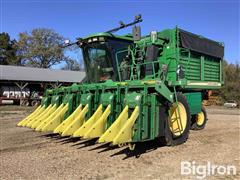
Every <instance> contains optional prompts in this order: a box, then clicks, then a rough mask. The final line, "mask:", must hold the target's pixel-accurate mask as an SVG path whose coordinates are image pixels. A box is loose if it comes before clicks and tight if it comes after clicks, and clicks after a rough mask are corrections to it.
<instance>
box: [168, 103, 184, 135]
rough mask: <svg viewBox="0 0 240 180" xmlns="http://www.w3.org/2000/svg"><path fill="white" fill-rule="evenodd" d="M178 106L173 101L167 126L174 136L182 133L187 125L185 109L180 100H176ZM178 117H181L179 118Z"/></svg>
mask: <svg viewBox="0 0 240 180" xmlns="http://www.w3.org/2000/svg"><path fill="white" fill-rule="evenodd" d="M178 108H179V113H178ZM178 108H177V104H176V103H174V104H173V106H172V107H171V108H170V122H169V126H170V130H171V132H172V133H173V134H174V135H175V136H180V135H181V134H183V132H184V130H185V129H186V126H187V111H186V109H185V107H184V105H183V104H182V103H180V102H178ZM179 114H180V116H179ZM178 117H181V120H180V118H178Z"/></svg>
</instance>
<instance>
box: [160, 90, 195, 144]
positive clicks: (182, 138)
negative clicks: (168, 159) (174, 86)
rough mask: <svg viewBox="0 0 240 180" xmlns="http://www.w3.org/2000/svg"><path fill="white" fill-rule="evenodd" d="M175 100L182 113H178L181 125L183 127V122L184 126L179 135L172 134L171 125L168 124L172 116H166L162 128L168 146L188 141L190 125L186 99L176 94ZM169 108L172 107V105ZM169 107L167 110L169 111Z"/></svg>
mask: <svg viewBox="0 0 240 180" xmlns="http://www.w3.org/2000/svg"><path fill="white" fill-rule="evenodd" d="M177 100H178V104H179V106H181V109H182V112H180V115H181V120H182V122H181V124H182V125H183V122H184V126H183V129H182V131H181V132H179V134H177V133H174V132H173V127H172V126H173V123H172V124H171V122H170V121H171V119H170V118H171V117H172V115H170V114H169V115H168V118H166V121H165V127H164V133H165V141H166V144H167V145H168V146H175V145H179V144H182V143H184V142H186V141H187V139H188V135H189V130H190V125H191V116H190V108H189V105H188V103H187V99H186V97H185V96H184V95H183V94H181V93H177ZM171 107H173V105H172V106H171ZM171 107H170V108H169V109H171ZM176 110H177V109H176ZM174 112H175V111H174ZM177 113H178V112H177ZM170 116H171V117H170ZM171 127H172V129H171Z"/></svg>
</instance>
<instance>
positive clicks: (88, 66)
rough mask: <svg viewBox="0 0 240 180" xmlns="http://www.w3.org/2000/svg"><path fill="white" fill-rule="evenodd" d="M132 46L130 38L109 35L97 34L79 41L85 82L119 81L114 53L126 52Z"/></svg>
mask: <svg viewBox="0 0 240 180" xmlns="http://www.w3.org/2000/svg"><path fill="white" fill-rule="evenodd" d="M131 44H133V40H132V37H130V36H121V37H120V36H115V35H112V34H110V33H99V34H97V35H94V36H90V37H88V38H85V39H81V40H79V43H78V45H79V46H80V47H81V48H82V53H83V57H84V64H85V70H86V74H87V81H88V82H89V83H97V82H105V81H107V80H113V81H117V80H119V77H118V71H117V66H118V64H117V62H116V53H117V52H119V51H122V50H126V49H127V48H128V46H129V45H131Z"/></svg>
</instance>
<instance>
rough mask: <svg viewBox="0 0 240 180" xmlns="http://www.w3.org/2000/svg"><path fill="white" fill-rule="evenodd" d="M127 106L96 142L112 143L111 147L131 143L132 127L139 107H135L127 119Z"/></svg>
mask: <svg viewBox="0 0 240 180" xmlns="http://www.w3.org/2000/svg"><path fill="white" fill-rule="evenodd" d="M128 109H129V107H128V105H127V106H125V108H124V109H123V111H122V112H121V114H120V115H119V116H118V118H117V119H116V120H115V121H114V123H113V124H112V125H111V126H110V127H109V128H108V129H107V130H106V131H105V133H104V134H103V135H102V136H101V137H100V138H99V140H98V142H112V144H113V145H116V144H123V143H127V142H131V141H132V136H133V125H134V123H135V121H136V120H137V118H138V116H139V107H138V106H136V107H135V108H134V111H133V112H132V114H131V116H130V117H128Z"/></svg>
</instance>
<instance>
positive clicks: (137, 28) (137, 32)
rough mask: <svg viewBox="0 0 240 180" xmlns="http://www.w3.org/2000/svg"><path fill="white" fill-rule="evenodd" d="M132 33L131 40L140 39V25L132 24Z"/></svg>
mask: <svg viewBox="0 0 240 180" xmlns="http://www.w3.org/2000/svg"><path fill="white" fill-rule="evenodd" d="M132 33H133V40H134V41H139V40H141V27H140V26H134V27H133V31H132Z"/></svg>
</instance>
